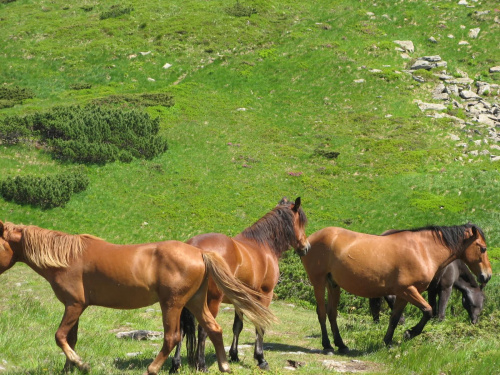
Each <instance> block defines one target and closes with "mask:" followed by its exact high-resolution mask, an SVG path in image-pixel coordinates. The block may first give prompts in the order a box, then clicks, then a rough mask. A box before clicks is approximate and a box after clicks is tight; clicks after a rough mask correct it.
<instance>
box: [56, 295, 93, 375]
mask: <svg viewBox="0 0 500 375" xmlns="http://www.w3.org/2000/svg"><path fill="white" fill-rule="evenodd" d="M84 310H85V307H83V306H82V305H80V304H73V305H66V306H65V309H64V315H63V318H62V320H61V324H60V325H59V328H58V329H57V332H56V344H57V346H59V347H60V348H61V349H62V351H63V352H64V354H65V355H66V363H65V365H64V371H68V370H69V369H70V368H71V367H72V366H73V365H75V366H77V367H78V368H79V369H80V370H81V371H83V372H88V371H89V370H90V367H89V365H88V364H86V363H84V362H83V361H82V359H81V358H80V356H79V355H78V354H76V352H75V350H74V347H75V345H76V341H77V332H78V319H79V318H80V315H82V313H83V311H84Z"/></svg>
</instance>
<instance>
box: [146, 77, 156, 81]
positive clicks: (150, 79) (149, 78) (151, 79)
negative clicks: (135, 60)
mask: <svg viewBox="0 0 500 375" xmlns="http://www.w3.org/2000/svg"><path fill="white" fill-rule="evenodd" d="M148 81H149V82H156V79H154V78H151V77H148Z"/></svg>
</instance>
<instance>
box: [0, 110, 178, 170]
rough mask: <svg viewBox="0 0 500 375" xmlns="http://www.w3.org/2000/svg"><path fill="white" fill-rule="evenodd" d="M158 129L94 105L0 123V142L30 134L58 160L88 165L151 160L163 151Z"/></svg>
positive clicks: (153, 122)
mask: <svg viewBox="0 0 500 375" xmlns="http://www.w3.org/2000/svg"><path fill="white" fill-rule="evenodd" d="M158 131H159V119H158V118H156V119H153V118H151V117H150V116H149V115H148V114H147V113H145V112H141V111H137V110H128V111H125V110H123V109H120V108H110V107H99V106H95V105H90V106H86V107H79V106H73V107H56V108H53V109H52V110H50V111H48V112H45V113H37V114H34V115H31V116H26V117H11V118H8V119H6V120H4V121H3V122H0V140H1V141H2V142H4V143H8V144H13V143H18V142H19V141H20V140H22V139H23V138H28V137H29V136H30V134H31V135H32V136H33V137H38V138H39V139H40V142H41V143H42V144H43V145H45V146H46V147H47V149H48V150H49V151H50V152H52V154H53V155H54V157H56V158H58V159H61V160H67V161H71V162H76V163H92V164H105V163H107V162H113V161H116V160H121V161H123V162H130V161H131V160H132V159H133V158H140V159H152V158H154V157H155V156H158V155H159V154H161V153H163V152H165V151H166V150H167V149H168V144H167V141H166V139H164V138H163V137H162V136H160V135H158Z"/></svg>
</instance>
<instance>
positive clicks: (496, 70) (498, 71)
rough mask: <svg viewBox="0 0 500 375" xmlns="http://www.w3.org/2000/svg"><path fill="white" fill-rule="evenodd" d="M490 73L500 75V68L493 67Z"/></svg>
mask: <svg viewBox="0 0 500 375" xmlns="http://www.w3.org/2000/svg"><path fill="white" fill-rule="evenodd" d="M490 73H500V66H493V67H491V68H490Z"/></svg>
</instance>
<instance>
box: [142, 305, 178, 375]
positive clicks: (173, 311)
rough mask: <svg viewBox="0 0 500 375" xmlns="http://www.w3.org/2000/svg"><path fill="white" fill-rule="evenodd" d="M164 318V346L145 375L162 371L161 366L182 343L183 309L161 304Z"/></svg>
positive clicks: (153, 374)
mask: <svg viewBox="0 0 500 375" xmlns="http://www.w3.org/2000/svg"><path fill="white" fill-rule="evenodd" d="M161 310H162V316H163V332H164V334H163V346H162V348H161V350H160V352H159V353H158V355H157V356H156V358H155V359H154V360H153V362H152V363H151V364H150V365H149V366H148V369H147V371H146V372H145V373H144V375H156V374H158V371H160V368H161V366H162V365H163V363H165V361H166V360H167V358H168V355H169V354H170V352H171V351H172V350H173V349H174V347H175V346H176V345H177V344H178V343H179V342H180V341H181V332H180V319H181V311H182V308H173V307H171V306H168V305H167V304H166V303H161Z"/></svg>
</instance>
